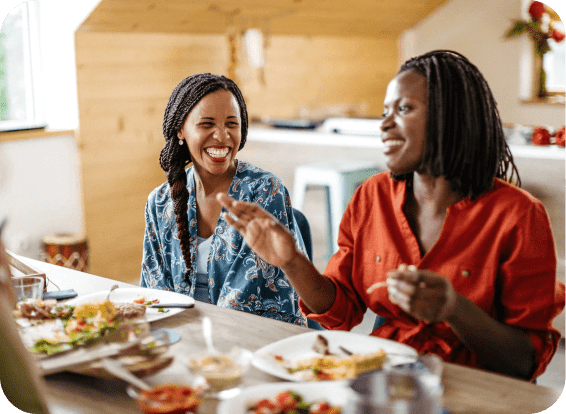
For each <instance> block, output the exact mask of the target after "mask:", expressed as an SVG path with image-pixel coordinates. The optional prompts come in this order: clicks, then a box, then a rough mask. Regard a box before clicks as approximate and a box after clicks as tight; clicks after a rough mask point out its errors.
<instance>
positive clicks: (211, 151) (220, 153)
mask: <svg viewBox="0 0 566 414" xmlns="http://www.w3.org/2000/svg"><path fill="white" fill-rule="evenodd" d="M205 151H206V153H207V154H208V155H210V156H211V157H212V158H224V157H225V156H226V155H228V152H230V150H229V149H228V148H226V147H224V148H206V149H205Z"/></svg>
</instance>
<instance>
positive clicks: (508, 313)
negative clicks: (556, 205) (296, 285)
mask: <svg viewBox="0 0 566 414" xmlns="http://www.w3.org/2000/svg"><path fill="white" fill-rule="evenodd" d="M405 189H406V182H396V181H394V180H392V179H391V178H390V177H389V173H382V174H378V175H375V176H373V177H371V178H370V179H369V180H367V181H366V182H365V183H364V184H363V185H362V186H361V187H360V188H359V189H358V190H357V191H356V193H355V194H354V196H353V197H352V200H351V201H350V203H349V204H348V207H347V209H346V212H345V213H344V216H343V218H342V222H341V225H340V234H339V236H338V245H339V251H338V252H337V253H336V254H334V256H333V257H332V258H331V260H330V262H329V263H328V266H327V268H326V270H325V272H324V276H325V277H327V278H329V279H330V280H332V281H333V282H334V284H335V285H336V300H335V302H334V304H333V306H332V307H331V308H330V309H329V310H328V311H327V312H326V313H324V314H320V315H317V314H313V313H310V310H309V309H308V308H307V307H306V306H305V304H304V303H303V302H302V301H301V302H300V303H301V307H302V310H303V312H305V314H307V316H308V317H309V318H311V319H313V320H315V321H318V322H320V323H321V324H322V325H323V326H325V327H326V328H328V329H339V330H350V329H351V328H352V327H354V326H356V325H358V324H359V323H360V322H361V321H362V319H363V317H364V314H365V312H366V309H367V308H369V309H371V310H372V311H374V312H375V313H376V314H378V315H380V316H383V317H384V318H386V319H387V322H386V323H385V324H384V325H383V326H381V327H379V328H377V329H376V330H375V331H373V332H372V335H375V336H379V337H382V338H387V339H393V340H395V341H398V342H401V343H405V344H408V345H410V346H412V347H414V348H415V349H416V350H417V351H419V352H432V353H435V354H437V355H439V356H440V357H442V358H443V359H444V360H445V361H450V362H456V363H460V364H463V365H468V366H472V367H478V368H484V364H483V363H482V362H481V361H480V360H478V359H477V357H476V356H475V355H474V354H473V353H472V352H471V351H470V350H469V349H468V348H466V347H465V346H464V344H463V343H462V342H461V341H460V340H459V339H458V337H457V336H456V335H455V334H454V332H453V331H452V330H451V328H450V327H449V325H448V324H447V323H445V322H442V323H435V324H426V323H424V322H422V321H419V320H417V319H415V318H413V317H412V316H410V315H408V314H407V313H405V312H404V311H403V310H402V309H401V308H399V307H398V306H397V305H395V304H393V303H392V302H391V301H390V300H389V298H388V293H387V288H386V287H383V288H378V289H375V290H374V291H373V292H372V293H370V294H368V293H366V290H367V288H369V287H370V286H371V285H372V284H374V283H376V282H379V281H385V280H386V277H387V272H388V271H390V270H392V269H396V268H397V267H398V266H399V265H400V264H401V263H406V264H413V265H415V266H417V268H419V269H430V270H432V271H435V272H437V273H439V274H441V275H444V276H446V277H447V278H448V279H450V282H451V283H452V285H453V286H454V288H455V289H456V290H457V291H458V292H459V293H460V294H462V295H464V296H466V297H467V298H469V299H470V300H472V301H473V302H475V303H476V304H477V305H478V306H479V307H481V308H482V309H483V310H484V311H485V312H487V313H488V314H489V315H490V316H492V317H493V318H495V319H497V320H499V321H501V322H503V323H505V324H508V325H511V326H515V327H517V328H520V329H522V330H523V331H525V332H526V333H527V334H528V335H529V337H530V338H531V340H532V342H533V345H534V348H535V353H536V365H537V369H536V371H535V373H534V375H533V378H536V377H537V376H539V375H540V374H542V373H543V372H544V370H545V368H546V366H547V365H548V363H549V362H550V359H551V358H552V356H553V355H554V353H555V351H556V348H557V344H558V340H559V339H560V333H559V332H558V331H557V330H556V329H554V328H553V327H552V320H553V318H554V317H555V316H556V315H557V314H558V313H560V311H561V310H562V309H563V308H564V285H563V284H561V283H560V282H558V281H557V279H556V253H555V247H554V241H553V238H552V231H551V228H550V222H549V219H548V215H547V213H546V211H545V209H544V207H543V205H542V203H541V202H540V201H539V200H537V199H536V198H534V197H533V196H532V195H530V194H529V193H527V192H526V191H523V190H521V189H518V188H516V187H514V186H512V185H510V184H507V183H505V182H503V181H501V180H496V181H495V183H494V185H493V187H492V188H491V189H490V190H489V191H488V192H487V193H486V194H484V195H483V196H481V197H479V198H477V199H476V200H475V201H471V200H470V199H469V198H465V199H462V200H460V201H459V202H457V203H456V204H454V205H452V206H450V207H449V208H448V209H447V214H446V218H445V221H444V226H443V228H442V231H441V233H440V236H439V238H438V240H437V241H436V243H435V245H434V246H433V247H432V248H431V249H430V250H429V251H428V252H427V253H426V254H425V255H424V256H421V253H420V249H419V244H418V242H417V239H416V237H415V235H414V234H413V232H412V230H411V227H410V226H409V223H408V221H407V219H406V217H405V215H404V213H403V210H402V207H403V204H404V203H405Z"/></svg>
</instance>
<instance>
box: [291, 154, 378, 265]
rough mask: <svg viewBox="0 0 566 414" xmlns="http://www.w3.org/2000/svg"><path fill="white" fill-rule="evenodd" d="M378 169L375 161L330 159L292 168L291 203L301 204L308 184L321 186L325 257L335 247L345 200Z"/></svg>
mask: <svg viewBox="0 0 566 414" xmlns="http://www.w3.org/2000/svg"><path fill="white" fill-rule="evenodd" d="M379 171H380V168H379V166H378V165H377V164H376V163H375V162H364V161H330V162H321V163H315V164H305V165H300V166H298V167H297V168H296V169H295V181H294V184H293V200H292V202H293V206H294V207H296V208H297V209H299V210H302V209H303V207H304V200H305V193H306V191H307V187H308V186H323V187H324V188H325V190H326V211H327V232H326V234H327V240H326V255H327V260H329V259H330V257H331V256H332V255H333V254H334V253H335V252H337V251H338V229H339V227H340V221H341V220H342V216H343V215H344V211H345V210H346V206H347V205H348V202H349V201H350V199H351V198H352V196H353V195H354V191H356V189H357V188H358V187H359V186H360V184H361V183H362V182H364V181H365V180H367V179H368V178H369V177H371V176H372V175H374V174H377V173H378V172H379Z"/></svg>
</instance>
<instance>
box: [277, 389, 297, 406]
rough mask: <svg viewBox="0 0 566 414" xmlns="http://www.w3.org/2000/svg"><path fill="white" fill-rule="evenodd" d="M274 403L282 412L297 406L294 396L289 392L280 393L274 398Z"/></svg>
mask: <svg viewBox="0 0 566 414" xmlns="http://www.w3.org/2000/svg"><path fill="white" fill-rule="evenodd" d="M275 401H276V403H277V405H278V406H279V408H281V409H282V410H283V411H284V410H290V409H292V408H295V407H296V406H297V402H298V400H297V397H296V396H295V394H294V393H292V392H290V391H283V392H280V393H279V394H277V396H276V397H275Z"/></svg>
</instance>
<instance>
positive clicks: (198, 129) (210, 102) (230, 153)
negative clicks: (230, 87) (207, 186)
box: [177, 89, 242, 179]
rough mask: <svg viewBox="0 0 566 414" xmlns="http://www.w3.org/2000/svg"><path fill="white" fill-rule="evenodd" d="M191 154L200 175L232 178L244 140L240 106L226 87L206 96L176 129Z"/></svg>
mask: <svg viewBox="0 0 566 414" xmlns="http://www.w3.org/2000/svg"><path fill="white" fill-rule="evenodd" d="M177 136H178V137H179V139H182V140H184V141H185V142H186V143H187V145H188V148H189V152H190V153H191V159H192V161H193V165H194V167H195V170H196V172H197V174H198V175H199V176H200V177H201V178H206V177H207V175H213V176H216V177H219V176H220V177H221V176H223V175H227V176H230V179H231V177H232V176H233V174H234V170H235V168H236V158H235V157H236V153H237V152H238V149H239V147H240V142H241V140H242V129H241V118H240V107H239V106H238V102H237V101H236V98H235V97H234V95H232V93H231V92H229V91H226V90H224V89H220V90H218V91H215V92H212V93H209V94H208V95H205V96H204V97H203V98H202V99H201V100H200V101H199V102H198V103H197V104H196V105H195V106H194V108H193V109H191V111H190V112H189V114H188V116H187V119H186V120H185V122H184V123H183V126H182V127H181V129H180V130H179V131H178V132H177Z"/></svg>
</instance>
